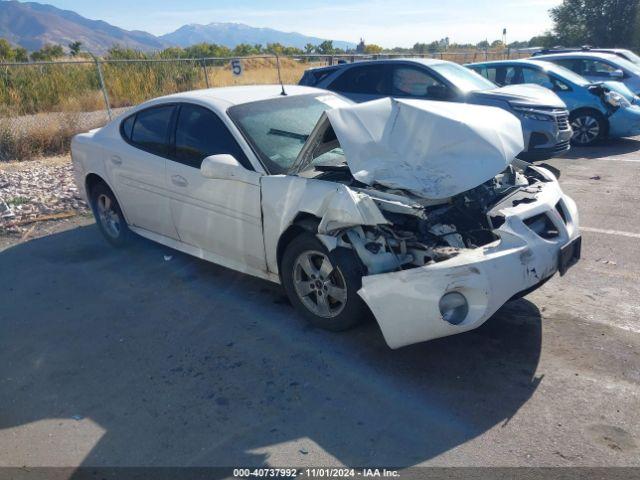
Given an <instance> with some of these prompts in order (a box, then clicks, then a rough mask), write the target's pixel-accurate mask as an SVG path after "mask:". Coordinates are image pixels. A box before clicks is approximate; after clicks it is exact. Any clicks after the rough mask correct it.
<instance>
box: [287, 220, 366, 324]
mask: <svg viewBox="0 0 640 480" xmlns="http://www.w3.org/2000/svg"><path fill="white" fill-rule="evenodd" d="M280 267H281V271H282V273H281V278H282V283H283V286H284V288H285V290H286V292H287V296H288V297H289V299H290V300H291V303H292V304H293V306H294V307H295V308H296V309H297V310H298V311H299V312H300V313H301V314H302V315H303V316H304V317H305V318H306V319H307V320H308V321H309V322H310V323H311V324H312V325H314V326H316V327H318V328H322V329H324V330H330V331H333V332H339V331H343V330H347V329H350V328H352V327H354V326H356V325H357V324H358V323H360V322H361V321H362V320H363V319H364V318H365V317H366V315H367V307H366V305H365V304H364V302H363V301H362V299H361V298H360V296H359V295H358V290H360V288H361V287H362V276H363V274H364V269H363V267H362V265H361V264H360V261H359V260H358V258H357V257H356V256H355V254H354V252H353V251H352V250H349V249H345V248H336V249H335V250H333V251H332V252H328V251H327V249H326V248H325V247H324V245H323V244H322V243H321V242H320V241H319V240H318V239H317V238H316V237H315V236H313V235H311V234H309V233H305V234H302V235H300V236H298V237H296V238H295V239H294V240H293V241H292V242H291V243H290V244H289V245H288V247H287V249H286V250H285V252H284V255H283V257H282V262H281V265H280Z"/></svg>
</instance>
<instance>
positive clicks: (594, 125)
mask: <svg viewBox="0 0 640 480" xmlns="http://www.w3.org/2000/svg"><path fill="white" fill-rule="evenodd" d="M569 121H570V122H571V128H572V129H573V136H572V137H571V144H572V145H574V146H576V147H587V146H590V145H593V144H594V143H596V142H598V141H600V140H602V139H603V138H605V137H606V136H607V130H608V123H607V119H606V118H605V117H604V115H602V114H601V113H600V112H598V111H597V110H576V111H575V112H571V115H570V119H569Z"/></svg>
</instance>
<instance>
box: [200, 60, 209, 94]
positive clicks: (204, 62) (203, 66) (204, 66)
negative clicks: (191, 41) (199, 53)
mask: <svg viewBox="0 0 640 480" xmlns="http://www.w3.org/2000/svg"><path fill="white" fill-rule="evenodd" d="M202 71H203V72H204V81H205V83H206V85H207V88H211V87H210V86H209V75H207V61H206V60H205V59H204V58H203V59H202Z"/></svg>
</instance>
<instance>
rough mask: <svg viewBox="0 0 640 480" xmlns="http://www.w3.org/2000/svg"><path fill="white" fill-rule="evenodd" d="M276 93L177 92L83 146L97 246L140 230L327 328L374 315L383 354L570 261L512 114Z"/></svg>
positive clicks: (520, 291)
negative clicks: (524, 156)
mask: <svg viewBox="0 0 640 480" xmlns="http://www.w3.org/2000/svg"><path fill="white" fill-rule="evenodd" d="M285 89H286V95H282V94H281V88H280V87H279V86H252V87H231V88H222V89H209V90H201V91H196V92H187V93H181V94H177V95H171V96H168V97H163V98H158V99H155V100H152V101H149V102H146V103H144V104H142V105H139V106H137V107H135V108H133V109H132V110H131V111H129V112H127V113H126V114H125V115H124V116H123V117H120V118H117V119H115V120H113V121H112V122H110V123H108V124H107V125H106V126H105V127H103V128H101V129H96V130H92V131H91V132H89V133H83V134H80V135H78V136H76V137H75V138H74V139H73V141H72V145H71V150H72V158H73V165H74V171H75V178H76V181H77V184H78V187H79V189H80V191H81V192H82V194H83V195H84V196H85V198H86V199H87V201H88V202H89V205H91V208H92V209H93V213H94V215H95V218H96V221H97V224H98V227H99V229H100V231H101V232H102V234H103V235H104V237H105V238H106V240H108V242H110V243H111V244H112V245H114V246H116V247H121V246H124V245H125V244H126V243H127V241H128V239H129V238H130V236H131V232H135V233H137V234H139V235H141V236H143V237H146V238H149V239H151V240H153V241H156V242H159V243H161V244H163V245H167V246H169V247H172V248H175V249H177V250H180V251H182V252H185V253H187V254H190V255H194V256H196V257H199V258H202V259H205V260H208V261H211V262H214V263H217V264H220V265H223V266H225V267H228V268H231V269H234V270H238V271H240V272H244V273H248V274H250V275H254V276H256V277H260V278H263V279H266V280H269V281H272V282H276V283H282V284H283V286H284V289H285V290H286V292H287V295H288V296H289V298H290V300H291V302H292V304H293V305H294V306H295V308H296V309H298V311H299V312H301V314H302V315H304V316H305V317H306V318H307V319H308V320H309V321H310V322H311V323H312V324H314V325H316V326H318V327H322V328H326V329H328V330H334V331H338V330H344V329H347V328H349V327H351V326H353V325H355V324H356V323H357V322H358V321H359V320H360V319H362V318H363V317H365V316H366V315H368V314H369V313H368V312H369V311H370V312H373V315H374V316H375V318H376V320H377V321H378V323H379V325H380V328H381V330H382V333H383V335H384V337H385V340H386V341H387V343H388V344H389V346H390V347H392V348H398V347H401V346H403V345H409V344H411V343H416V342H420V341H424V340H428V339H432V338H437V337H443V336H447V335H452V334H456V333H459V332H464V331H467V330H471V329H473V328H476V327H478V326H479V325H481V324H482V323H484V322H485V321H486V320H487V319H488V318H489V317H490V316H491V315H493V313H494V312H495V311H496V310H497V309H498V308H500V307H501V306H502V305H503V304H504V303H505V302H507V301H508V300H509V299H511V298H513V297H514V296H517V295H524V294H526V293H527V292H528V291H531V290H532V289H535V288H537V287H538V286H539V285H541V284H542V283H544V282H545V281H546V280H548V279H549V278H550V277H551V276H553V275H554V274H555V273H556V272H558V271H559V272H560V273H561V274H563V273H564V272H565V271H566V269H567V268H568V267H569V266H571V265H572V264H573V263H574V262H575V261H576V260H577V259H578V258H579V256H580V234H579V225H578V212H577V208H576V205H575V203H574V202H573V200H571V198H569V197H568V196H566V195H564V194H563V192H562V190H561V189H560V186H559V184H558V182H557V179H556V178H555V177H554V176H553V174H552V173H551V172H550V171H549V170H547V169H544V168H541V167H536V166H532V165H530V164H528V163H526V162H521V161H518V160H514V157H515V155H517V154H518V153H519V152H520V151H521V150H522V148H523V147H524V144H523V138H522V132H521V126H520V122H519V120H518V119H517V118H516V117H515V116H513V115H512V114H510V113H508V112H505V111H504V110H501V109H498V108H494V107H484V106H476V105H461V104H454V103H443V102H426V101H422V100H406V99H404V100H395V99H390V98H386V99H382V100H377V101H372V102H367V103H364V104H361V105H354V104H352V102H350V101H349V100H347V99H345V98H342V97H340V96H338V95H335V94H333V93H330V92H326V91H323V90H318V89H314V88H308V87H299V86H286V87H285ZM239 288H240V287H239Z"/></svg>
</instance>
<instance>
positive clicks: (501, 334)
mask: <svg viewBox="0 0 640 480" xmlns="http://www.w3.org/2000/svg"><path fill="white" fill-rule="evenodd" d="M549 163H550V164H551V165H553V166H555V167H557V168H559V169H560V170H561V172H562V176H561V183H562V185H563V188H564V189H565V190H566V191H567V192H568V193H569V194H570V195H572V196H573V197H574V199H575V200H576V201H577V203H578V206H579V208H580V215H581V223H582V226H583V227H584V229H583V242H584V243H583V259H582V261H581V262H580V263H579V264H578V265H576V266H575V267H573V268H572V269H571V270H570V271H569V272H568V273H567V275H566V276H564V277H562V278H560V277H555V278H554V279H553V280H552V281H550V282H548V283H547V284H545V285H544V286H543V287H542V288H541V289H540V290H538V291H536V292H534V293H533V294H531V295H529V296H527V297H525V298H524V299H520V300H517V301H514V302H511V303H509V304H507V305H506V306H505V307H504V308H502V309H501V310H500V311H499V312H498V313H497V314H496V315H495V316H494V317H493V318H492V319H490V320H489V321H488V322H487V323H486V324H485V325H484V326H482V327H481V328H479V329H477V330H475V331H472V332H469V333H466V334H462V335H458V336H454V337H449V338H444V339H439V340H435V341H431V342H427V343H423V344H419V345H414V346H411V347H407V348H403V349H400V350H397V351H392V350H390V349H389V348H388V347H387V346H386V344H385V343H384V340H383V338H382V335H381V334H380V331H379V329H378V328H377V326H376V325H375V323H370V324H367V325H363V326H362V327H359V328H357V329H355V330H353V331H350V332H346V333H341V334H332V333H328V332H323V331H320V330H317V329H313V328H310V327H309V326H307V325H306V324H305V322H304V320H303V319H301V318H300V317H299V316H298V315H296V314H295V312H294V310H293V308H292V307H291V306H290V304H289V303H288V302H287V300H286V298H285V296H284V293H283V292H282V291H281V289H280V287H278V286H276V285H272V284H270V283H267V282H264V281H261V280H257V279H254V278H251V277H248V276H244V275H241V274H237V273H234V272H232V271H230V270H227V269H224V268H221V267H218V266H216V265H212V264H208V263H206V262H204V261H201V260H197V259H194V258H191V257H188V256H186V255H183V254H181V253H178V252H175V251H172V250H170V249H168V248H165V247H162V246H159V245H156V244H153V243H151V242H149V241H146V240H142V239H140V240H139V241H136V242H135V244H134V245H133V246H132V247H131V248H129V249H127V250H114V249H112V248H111V247H109V246H108V245H107V243H106V242H105V241H104V240H103V239H102V238H101V237H100V234H99V232H98V229H97V228H96V226H95V225H94V224H93V222H92V220H91V219H86V218H84V219H79V220H78V221H77V222H66V223H61V224H60V226H59V227H56V228H51V229H50V230H49V231H48V232H47V233H48V234H47V235H45V236H43V237H41V238H37V239H32V240H28V241H26V242H20V243H16V242H13V243H12V242H9V243H6V242H5V244H4V247H3V248H4V250H1V251H0V466H16V467H21V466H24V465H28V466H78V465H82V466H145V465H153V466H249V465H256V466H262V465H268V466H285V465H295V466H307V465H310V466H330V465H345V466H365V465H372V464H375V465H393V466H397V467H405V466H415V465H433V466H611V465H615V466H640V320H639V314H640V282H639V281H638V280H639V277H640V262H638V259H639V258H640V209H639V208H638V205H639V204H640V191H639V187H640V174H639V172H640V139H627V140H619V141H612V142H610V143H608V144H606V145H602V146H598V147H594V148H590V149H580V150H574V151H573V152H571V154H570V155H569V156H568V157H566V158H563V159H555V160H552V161H550V162H549ZM165 257H166V258H165Z"/></svg>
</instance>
